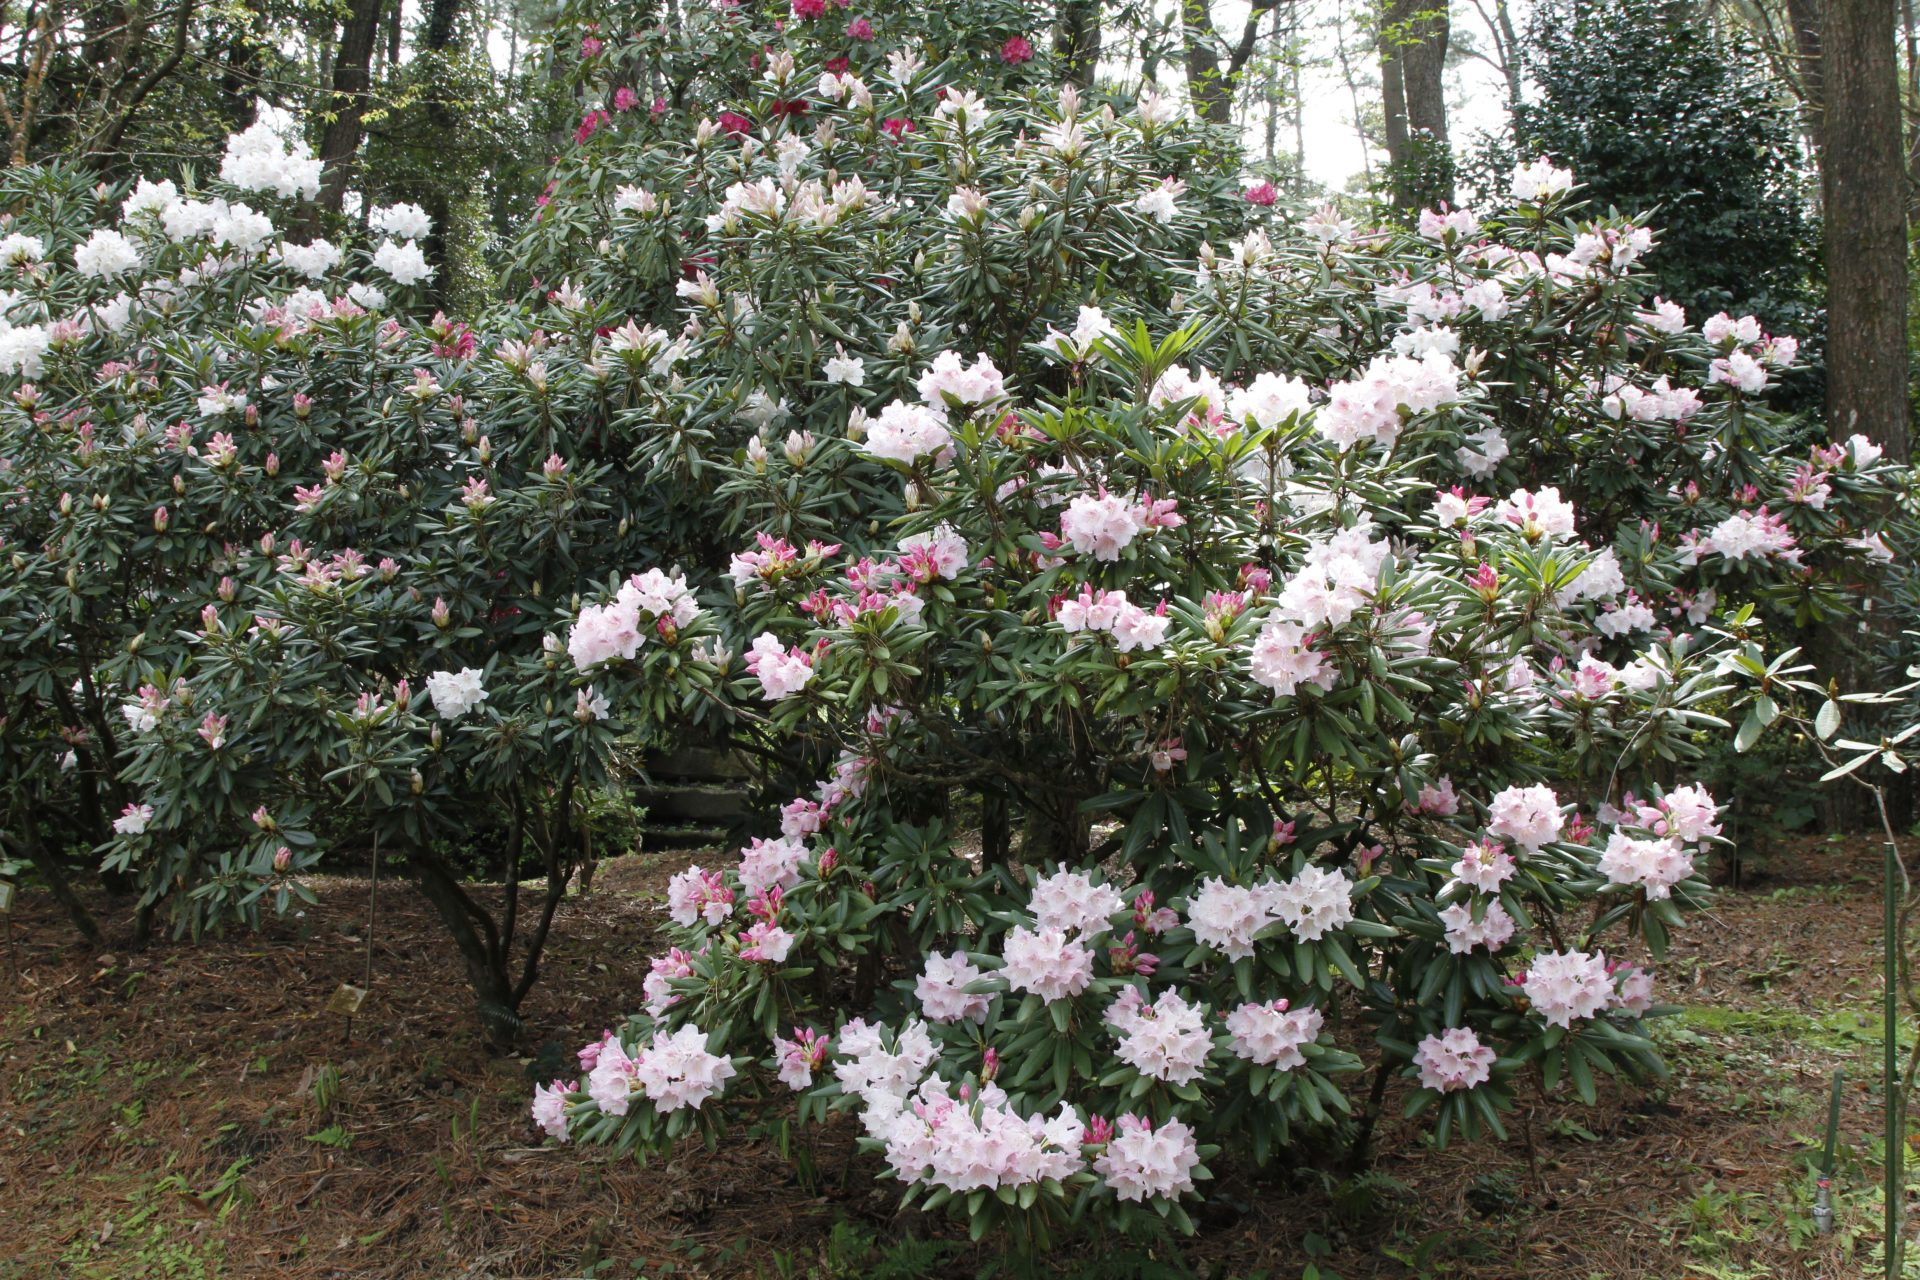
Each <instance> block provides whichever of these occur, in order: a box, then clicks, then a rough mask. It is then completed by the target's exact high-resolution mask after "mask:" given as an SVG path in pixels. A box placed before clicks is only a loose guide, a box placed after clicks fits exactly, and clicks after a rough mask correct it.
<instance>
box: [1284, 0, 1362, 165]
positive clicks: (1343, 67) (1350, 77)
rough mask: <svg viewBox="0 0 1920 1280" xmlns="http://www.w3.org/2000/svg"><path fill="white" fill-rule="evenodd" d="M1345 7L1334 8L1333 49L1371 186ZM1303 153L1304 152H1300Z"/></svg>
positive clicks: (1357, 80)
mask: <svg viewBox="0 0 1920 1280" xmlns="http://www.w3.org/2000/svg"><path fill="white" fill-rule="evenodd" d="M1346 19H1347V9H1346V4H1345V0H1341V3H1340V5H1339V7H1338V8H1336V9H1335V10H1334V49H1335V51H1336V52H1337V53H1338V54H1339V57H1340V76H1341V78H1342V79H1343V80H1345V81H1346V83H1347V100H1348V101H1349V102H1351V103H1352V104H1353V131H1354V133H1355V134H1356V135H1357V136H1358V137H1359V139H1360V164H1361V170H1362V173H1363V174H1364V176H1365V178H1366V182H1367V186H1368V187H1369V188H1371V187H1372V186H1373V146H1374V140H1373V138H1371V137H1370V136H1368V134H1367V126H1366V120H1365V118H1364V117H1363V116H1362V114H1361V111H1360V81H1359V78H1358V77H1357V76H1355V75H1354V73H1353V58H1352V56H1351V52H1350V50H1349V49H1348V47H1347V22H1346ZM1302 154H1304V152H1303V153H1302Z"/></svg>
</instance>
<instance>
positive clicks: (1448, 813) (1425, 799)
mask: <svg viewBox="0 0 1920 1280" xmlns="http://www.w3.org/2000/svg"><path fill="white" fill-rule="evenodd" d="M1415 808H1416V809H1417V810H1418V811H1419V812H1421V813H1430V814H1433V815H1434V816H1436V817H1441V818H1451V817H1452V816H1453V815H1454V814H1456V813H1459V812H1460V797H1459V796H1457V795H1455V794H1454V792H1453V779H1452V778H1450V777H1444V776H1443V777H1442V778H1441V779H1440V781H1439V782H1436V783H1430V784H1429V785H1427V786H1424V787H1422V788H1420V795H1419V798H1418V800H1417V801H1416V803H1415Z"/></svg>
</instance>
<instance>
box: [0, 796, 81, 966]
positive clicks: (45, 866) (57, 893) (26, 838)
mask: <svg viewBox="0 0 1920 1280" xmlns="http://www.w3.org/2000/svg"><path fill="white" fill-rule="evenodd" d="M8 825H9V826H10V827H11V828H12V835H11V837H10V838H11V839H17V840H18V841H19V847H20V848H21V849H22V850H23V851H24V852H25V853H26V855H27V861H28V862H31V863H32V864H33V868H34V870H36V871H38V872H39V873H40V878H41V879H43V880H45V881H46V882H47V888H48V890H49V891H51V892H52V894H53V900H54V901H55V902H58V903H59V904H60V906H61V909H62V910H64V911H65V912H66V913H67V919H69V920H71V921H72V922H73V927H74V928H75V929H77V930H78V931H79V933H80V936H81V937H82V938H84V939H85V940H86V942H87V945H89V946H94V945H97V944H98V943H99V941H100V926H99V925H98V924H96V923H94V919H93V913H92V912H90V911H88V910H87V906H86V904H85V903H84V902H82V901H80V895H79V894H77V893H75V892H74V889H73V882H72V881H71V880H69V879H68V878H67V869H66V867H65V866H64V865H63V864H62V863H61V861H60V858H59V856H58V855H57V854H55V853H54V852H53V851H52V850H50V849H48V848H47V842H46V841H44V840H42V839H41V838H40V832H39V829H38V828H37V827H36V826H35V825H34V821H33V818H32V816H31V815H30V814H29V813H28V811H27V805H26V802H25V801H24V800H23V799H19V798H16V800H15V802H14V805H13V812H12V814H11V815H10V818H9V822H8ZM0 847H4V844H0Z"/></svg>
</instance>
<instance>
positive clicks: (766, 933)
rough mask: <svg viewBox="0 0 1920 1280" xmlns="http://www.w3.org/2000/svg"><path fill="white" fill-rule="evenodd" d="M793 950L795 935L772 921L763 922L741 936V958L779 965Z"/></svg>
mask: <svg viewBox="0 0 1920 1280" xmlns="http://www.w3.org/2000/svg"><path fill="white" fill-rule="evenodd" d="M792 950H793V935H792V934H791V933H788V932H787V931H786V930H785V929H782V928H781V927H780V926H779V925H777V924H775V923H774V922H773V921H771V920H761V921H758V922H757V923H755V924H754V925H753V926H752V927H750V928H749V929H748V930H747V931H746V932H745V933H743V934H741V935H740V958H741V959H742V960H752V961H756V962H758V963H761V964H779V963H780V962H781V961H782V960H785V959H786V958H787V953H788V952H790V951H792Z"/></svg>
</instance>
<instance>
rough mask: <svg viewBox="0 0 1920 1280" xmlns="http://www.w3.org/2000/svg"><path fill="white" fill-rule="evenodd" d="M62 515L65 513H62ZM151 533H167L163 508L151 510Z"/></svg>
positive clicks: (165, 515)
mask: <svg viewBox="0 0 1920 1280" xmlns="http://www.w3.org/2000/svg"><path fill="white" fill-rule="evenodd" d="M62 501H63V502H64V501H65V498H64V496H63V497H62ZM62 514H65V513H64V512H63V513H62ZM153 531H154V532H155V533H165V532H166V531H167V509H166V508H165V507H155V508H154V509H153Z"/></svg>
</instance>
